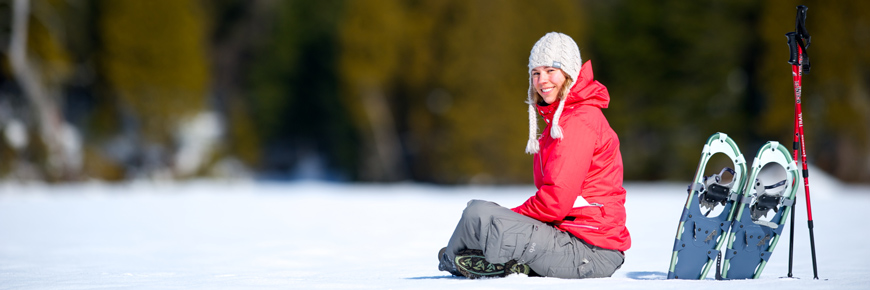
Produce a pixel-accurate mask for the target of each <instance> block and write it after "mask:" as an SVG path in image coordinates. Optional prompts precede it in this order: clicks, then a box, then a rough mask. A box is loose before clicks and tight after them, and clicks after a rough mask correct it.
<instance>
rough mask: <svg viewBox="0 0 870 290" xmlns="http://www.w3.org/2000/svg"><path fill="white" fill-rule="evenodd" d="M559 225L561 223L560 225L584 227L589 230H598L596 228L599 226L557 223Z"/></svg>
mask: <svg viewBox="0 0 870 290" xmlns="http://www.w3.org/2000/svg"><path fill="white" fill-rule="evenodd" d="M559 225H561V226H566V227H576V228H585V229H590V230H598V229H599V228H598V227H596V226H589V225H581V224H570V223H561V224H559Z"/></svg>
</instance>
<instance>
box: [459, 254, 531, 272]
mask: <svg viewBox="0 0 870 290" xmlns="http://www.w3.org/2000/svg"><path fill="white" fill-rule="evenodd" d="M454 264H455V265H456V269H457V270H458V271H459V272H460V273H462V275H463V276H465V277H468V278H470V279H478V278H484V277H505V276H507V275H510V274H513V273H519V274H526V275H531V273H532V271H531V268H529V266H528V265H525V264H518V263H517V261H515V260H510V261H508V262H507V263H504V264H494V263H490V262H487V261H486V259H484V257H483V251H481V250H470V249H469V250H463V251H461V252H459V254H458V255H456V258H455V259H454Z"/></svg>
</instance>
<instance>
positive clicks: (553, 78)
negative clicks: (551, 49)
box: [532, 66, 565, 104]
mask: <svg viewBox="0 0 870 290" xmlns="http://www.w3.org/2000/svg"><path fill="white" fill-rule="evenodd" d="M532 84H534V86H535V91H537V92H538V94H540V95H541V97H543V98H544V102H546V103H547V104H552V103H554V102H556V101H557V100H559V92H561V91H562V85H564V84H565V74H564V73H562V70H561V69H558V68H554V67H551V66H539V67H536V68H533V69H532Z"/></svg>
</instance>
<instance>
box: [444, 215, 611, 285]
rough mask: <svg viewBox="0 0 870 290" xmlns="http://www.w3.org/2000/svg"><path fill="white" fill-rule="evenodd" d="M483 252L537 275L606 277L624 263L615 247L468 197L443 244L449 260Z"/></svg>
mask: <svg viewBox="0 0 870 290" xmlns="http://www.w3.org/2000/svg"><path fill="white" fill-rule="evenodd" d="M464 249H474V250H481V251H483V255H484V258H485V259H486V261H487V262H490V263H495V264H501V263H506V262H508V261H510V260H516V261H517V262H519V263H520V264H526V265H529V267H531V268H532V270H533V271H535V273H538V274H539V275H541V276H547V277H558V278H575V279H577V278H599V277H610V275H613V272H616V270H617V269H619V267H621V266H622V263H623V262H624V261H625V255H624V254H623V253H621V252H620V251H616V250H608V249H604V248H599V247H596V246H593V245H590V244H587V243H586V242H584V241H583V240H581V239H579V238H576V237H574V236H573V235H571V234H569V233H567V232H563V231H560V230H559V229H557V228H555V227H553V226H550V225H547V224H545V223H543V222H541V221H538V220H536V219H533V218H530V217H527V216H524V215H521V214H518V213H515V212H513V211H511V210H510V209H508V208H504V207H501V206H499V205H498V204H496V203H493V202H489V201H483V200H472V201H469V202H468V206H467V207H466V208H465V210H464V211H463V212H462V218H461V219H460V220H459V224H458V225H456V230H454V231H453V236H452V237H450V241H449V242H448V243H447V256H448V258H449V259H450V260H451V261H452V260H453V258H454V257H455V256H456V254H457V253H459V251H462V250H464Z"/></svg>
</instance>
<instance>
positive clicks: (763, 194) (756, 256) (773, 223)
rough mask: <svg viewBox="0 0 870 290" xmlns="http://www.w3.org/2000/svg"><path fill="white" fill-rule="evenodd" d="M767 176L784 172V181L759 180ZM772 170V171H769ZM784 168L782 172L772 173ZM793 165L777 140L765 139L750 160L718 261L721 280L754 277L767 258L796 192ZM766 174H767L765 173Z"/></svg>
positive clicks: (778, 235) (776, 240)
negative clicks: (720, 267)
mask: <svg viewBox="0 0 870 290" xmlns="http://www.w3.org/2000/svg"><path fill="white" fill-rule="evenodd" d="M762 169H764V171H768V172H765V173H767V175H773V176H780V177H776V179H779V178H781V176H783V175H784V177H785V179H784V180H776V179H775V180H769V179H770V178H767V179H768V180H763V179H765V178H762V177H761V176H760V173H761V172H762ZM769 169H773V170H774V171H773V173H774V174H770V172H769ZM776 171H779V173H781V172H782V171H785V174H776V173H777V172H776ZM799 174H800V172H798V169H797V164H795V162H794V161H793V160H792V158H791V155H789V152H788V150H787V149H786V148H785V146H782V145H781V144H779V142H773V141H771V142H767V144H765V145H764V146H762V147H761V149H760V150H759V151H758V155H756V157H755V159H754V160H753V162H752V172H751V174H750V175H749V178H748V179H747V180H748V181H751V182H752V184H751V186H747V188H746V190H745V191H744V193H743V195H742V196H741V199H740V200H741V201H740V203H738V205H737V206H736V207H735V211H736V214H735V215H734V219H733V221H732V224H731V230H730V231H729V232H728V238H727V240H728V247H727V248H726V249H725V253H724V254H725V255H724V256H725V259H724V261H723V264H722V274H721V275H722V279H750V278H751V279H756V278H758V277H759V276H760V275H761V271H762V270H764V266H765V265H766V264H767V261H768V259H770V256H771V254H772V253H773V249H774V248H775V247H776V243H777V242H778V241H779V237H780V235H781V234H782V229H783V228H784V227H785V226H784V224H785V222H786V219H787V218H788V215H789V213H790V211H791V210H792V206H793V205H794V201H795V193H796V192H797V181H798V180H799V179H800V175H799ZM766 177H769V176H766Z"/></svg>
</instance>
